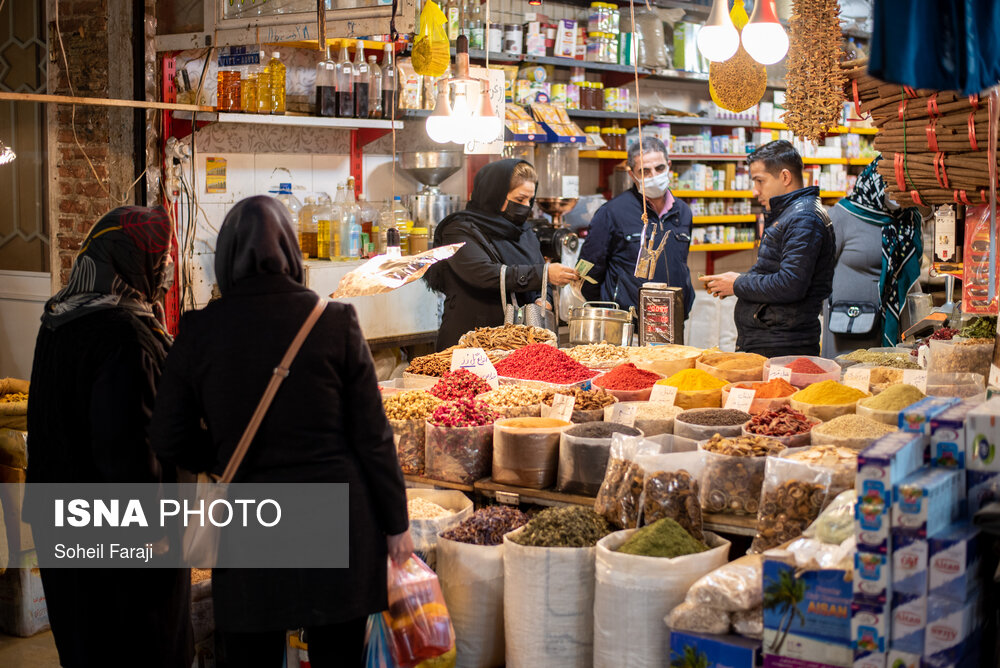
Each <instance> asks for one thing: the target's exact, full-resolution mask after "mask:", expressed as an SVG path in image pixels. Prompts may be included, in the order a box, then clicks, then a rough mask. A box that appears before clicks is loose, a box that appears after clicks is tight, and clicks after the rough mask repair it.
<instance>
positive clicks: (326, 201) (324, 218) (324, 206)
mask: <svg viewBox="0 0 1000 668" xmlns="http://www.w3.org/2000/svg"><path fill="white" fill-rule="evenodd" d="M313 219H314V220H315V221H316V257H317V258H319V259H320V260H329V259H330V231H331V230H332V229H333V205H332V203H331V202H330V198H329V197H327V196H326V195H324V196H323V197H322V199H320V201H319V202H318V203H317V204H316V210H315V212H314V213H313Z"/></svg>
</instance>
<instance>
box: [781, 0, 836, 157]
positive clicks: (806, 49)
mask: <svg viewBox="0 0 1000 668" xmlns="http://www.w3.org/2000/svg"><path fill="white" fill-rule="evenodd" d="M792 4H793V10H792V19H791V34H790V36H789V48H788V75H787V82H788V90H787V91H786V93H785V109H787V111H786V112H785V114H784V116H783V119H784V121H785V123H787V124H788V128H789V129H790V130H791V131H792V132H794V133H795V134H796V135H797V136H799V137H805V138H806V139H809V140H811V141H819V140H820V139H821V138H822V136H823V133H824V132H826V131H827V130H828V129H830V128H832V127H835V126H836V125H837V124H838V123H839V121H840V116H841V110H842V106H841V105H842V104H843V102H844V72H843V70H842V69H841V68H840V64H839V60H840V52H841V39H842V37H841V32H840V5H839V3H838V1H837V0H794V2H793V3H792Z"/></svg>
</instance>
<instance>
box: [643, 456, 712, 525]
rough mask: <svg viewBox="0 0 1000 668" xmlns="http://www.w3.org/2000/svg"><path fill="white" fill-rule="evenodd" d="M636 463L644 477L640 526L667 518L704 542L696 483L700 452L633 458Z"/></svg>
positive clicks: (703, 459)
mask: <svg viewBox="0 0 1000 668" xmlns="http://www.w3.org/2000/svg"><path fill="white" fill-rule="evenodd" d="M636 463H637V464H639V466H640V467H641V468H642V470H643V476H644V481H643V485H642V498H640V500H639V507H640V509H641V512H642V515H641V519H640V524H641V525H646V524H652V523H653V522H655V521H656V520H660V519H663V518H664V517H669V518H670V519H672V520H674V521H675V522H677V523H678V524H680V525H681V526H682V527H684V529H685V531H687V532H688V533H689V534H691V536H693V537H694V538H696V539H697V540H701V541H703V540H705V536H704V533H703V532H702V517H701V500H700V499H699V483H698V481H699V480H700V479H701V474H702V469H703V468H704V466H705V457H704V453H703V452H701V451H698V450H696V451H694V452H677V453H672V454H669V455H647V456H643V457H637V458H636Z"/></svg>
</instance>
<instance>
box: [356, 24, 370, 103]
mask: <svg viewBox="0 0 1000 668" xmlns="http://www.w3.org/2000/svg"><path fill="white" fill-rule="evenodd" d="M370 84H371V71H370V70H369V69H368V63H367V62H365V43H364V42H363V41H362V40H360V39H359V40H358V42H357V46H355V47H354V117H355V118H368V87H369V85H370Z"/></svg>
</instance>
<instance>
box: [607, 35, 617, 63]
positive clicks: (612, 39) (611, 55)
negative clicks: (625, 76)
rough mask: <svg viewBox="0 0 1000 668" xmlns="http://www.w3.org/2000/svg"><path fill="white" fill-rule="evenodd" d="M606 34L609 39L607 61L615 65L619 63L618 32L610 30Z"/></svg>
mask: <svg viewBox="0 0 1000 668" xmlns="http://www.w3.org/2000/svg"><path fill="white" fill-rule="evenodd" d="M605 35H606V36H607V39H608V59H607V60H606V61H605V62H608V63H611V64H613V65H614V64H617V63H618V33H617V32H613V33H612V32H608V33H605Z"/></svg>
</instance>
